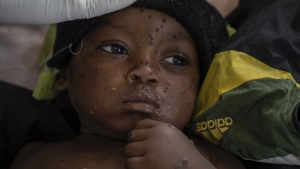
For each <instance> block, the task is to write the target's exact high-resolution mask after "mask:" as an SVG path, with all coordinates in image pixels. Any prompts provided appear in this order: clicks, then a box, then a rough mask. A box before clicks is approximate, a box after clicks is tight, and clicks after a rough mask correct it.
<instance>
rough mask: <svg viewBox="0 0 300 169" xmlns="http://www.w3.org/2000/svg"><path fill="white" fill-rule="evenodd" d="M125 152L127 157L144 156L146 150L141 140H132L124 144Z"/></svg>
mask: <svg viewBox="0 0 300 169" xmlns="http://www.w3.org/2000/svg"><path fill="white" fill-rule="evenodd" d="M125 154H126V155H127V157H128V158H132V157H141V156H144V155H145V154H146V152H145V149H144V146H143V143H142V142H134V143H129V144H127V145H126V147H125Z"/></svg>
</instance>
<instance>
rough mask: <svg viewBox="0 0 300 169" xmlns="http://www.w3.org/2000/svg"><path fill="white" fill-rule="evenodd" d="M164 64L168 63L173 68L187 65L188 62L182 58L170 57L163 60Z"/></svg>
mask: <svg viewBox="0 0 300 169" xmlns="http://www.w3.org/2000/svg"><path fill="white" fill-rule="evenodd" d="M163 60H164V61H166V62H169V63H171V64H173V65H175V66H185V65H187V64H188V60H187V59H186V58H185V57H183V56H171V57H167V58H165V59H163Z"/></svg>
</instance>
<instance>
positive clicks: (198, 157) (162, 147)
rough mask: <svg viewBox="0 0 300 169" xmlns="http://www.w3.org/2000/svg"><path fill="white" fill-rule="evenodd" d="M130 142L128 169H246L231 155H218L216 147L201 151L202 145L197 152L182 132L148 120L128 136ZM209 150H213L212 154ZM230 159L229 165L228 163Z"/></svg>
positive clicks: (198, 144) (138, 125)
mask: <svg viewBox="0 0 300 169" xmlns="http://www.w3.org/2000/svg"><path fill="white" fill-rule="evenodd" d="M128 142H129V144H128V145H127V146H126V148H125V153H126V154H127V156H128V159H127V167H128V168H129V169H138V168H143V169H148V168H149V169H153V168H156V169H166V168H191V169H196V168H197V169H201V168H203V169H215V168H221V169H226V168H228V169H234V168H237V169H242V168H243V165H242V164H241V163H239V161H238V160H237V159H235V158H233V156H227V155H228V154H229V153H227V152H225V151H222V150H220V151H219V149H218V147H217V146H213V145H211V144H207V145H209V149H204V148H201V145H202V144H201V143H200V142H197V143H196V146H197V148H196V146H195V145H194V144H193V142H192V141H191V140H190V139H189V138H188V137H187V136H185V135H184V134H183V133H182V132H181V131H180V130H179V129H177V128H176V127H174V126H172V125H170V124H167V123H164V122H159V121H154V120H149V119H146V120H142V121H140V122H138V123H137V125H136V126H135V129H134V130H132V131H131V133H130V134H129V136H128ZM205 146H206V145H205ZM210 148H213V149H212V151H211V150H210ZM198 150H199V151H198ZM207 150H209V152H207ZM200 152H201V153H200ZM215 153H220V154H221V155H224V158H222V159H221V158H220V157H221V155H217V154H215ZM225 155H226V156H225ZM229 159H230V161H226V160H229ZM213 164H214V165H215V166H214V165H213Z"/></svg>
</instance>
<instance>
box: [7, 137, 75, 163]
mask: <svg viewBox="0 0 300 169" xmlns="http://www.w3.org/2000/svg"><path fill="white" fill-rule="evenodd" d="M68 149H70V146H68V145H67V144H64V143H62V142H53V143H49V142H32V143H28V144H27V145H25V146H24V147H23V148H22V149H21V150H20V151H19V152H18V154H17V155H16V157H15V159H14V161H13V163H12V165H11V167H10V168H11V169H19V168H22V169H35V168H45V169H46V168H47V167H48V166H49V167H51V166H52V164H53V163H55V162H57V161H58V160H57V159H56V158H59V157H62V156H65V153H68V152H69V151H68ZM46 166H47V167H46Z"/></svg>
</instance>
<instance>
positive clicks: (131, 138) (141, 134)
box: [127, 129, 150, 143]
mask: <svg viewBox="0 0 300 169" xmlns="http://www.w3.org/2000/svg"><path fill="white" fill-rule="evenodd" d="M149 132H150V131H149V130H148V129H135V130H132V131H131V132H129V134H128V136H127V141H128V142H129V143H131V142H140V141H144V140H145V139H147V138H148V137H149V134H150V133H149Z"/></svg>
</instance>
